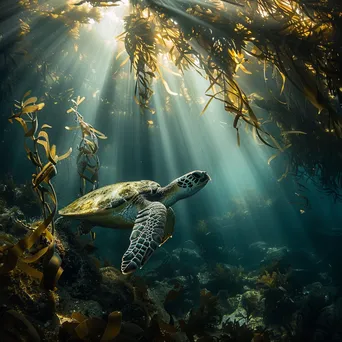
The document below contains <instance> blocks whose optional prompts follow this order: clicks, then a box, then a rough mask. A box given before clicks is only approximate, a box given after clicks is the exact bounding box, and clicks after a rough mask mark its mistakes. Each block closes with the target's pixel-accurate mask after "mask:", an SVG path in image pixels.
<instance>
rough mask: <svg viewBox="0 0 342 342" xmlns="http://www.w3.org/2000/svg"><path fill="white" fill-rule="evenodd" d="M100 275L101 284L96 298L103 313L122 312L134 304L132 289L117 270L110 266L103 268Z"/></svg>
mask: <svg viewBox="0 0 342 342" xmlns="http://www.w3.org/2000/svg"><path fill="white" fill-rule="evenodd" d="M100 274H101V283H100V287H99V292H98V293H97V295H96V298H97V300H98V301H99V303H100V304H101V305H102V307H103V309H104V311H108V312H111V311H114V310H122V309H123V308H124V307H125V306H126V305H128V304H132V303H133V302H134V288H133V286H132V285H130V284H129V283H128V282H127V281H126V280H125V278H124V276H122V274H121V272H120V271H119V270H117V269H116V268H114V267H111V266H108V267H103V268H101V269H100Z"/></svg>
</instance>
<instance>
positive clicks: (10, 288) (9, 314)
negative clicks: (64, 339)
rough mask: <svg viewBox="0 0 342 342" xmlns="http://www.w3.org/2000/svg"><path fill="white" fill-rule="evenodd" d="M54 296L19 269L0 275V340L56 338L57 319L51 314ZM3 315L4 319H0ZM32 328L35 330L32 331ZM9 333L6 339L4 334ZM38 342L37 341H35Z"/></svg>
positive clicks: (53, 310) (56, 302)
mask: <svg viewBox="0 0 342 342" xmlns="http://www.w3.org/2000/svg"><path fill="white" fill-rule="evenodd" d="M58 299H59V297H58V295H57V294H55V293H52V292H46V291H43V290H42V289H41V287H40V286H39V282H37V281H36V280H34V279H32V278H31V277H29V276H27V275H26V274H25V273H23V272H22V271H20V270H19V269H14V270H13V271H12V272H10V273H7V274H1V275H0V304H1V305H0V318H1V319H0V340H1V341H6V342H7V341H12V340H13V334H14V335H15V336H16V339H15V340H14V341H35V340H36V339H33V336H36V335H37V334H39V336H42V337H44V341H57V334H58V328H59V320H58V318H57V316H56V315H55V307H56V305H58ZM5 315H6V319H4V317H5ZM35 330H36V331H37V332H35ZM8 334H10V336H9V337H8V338H7V337H5V336H7V335H8ZM37 341H39V340H37Z"/></svg>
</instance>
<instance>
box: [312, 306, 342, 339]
mask: <svg viewBox="0 0 342 342" xmlns="http://www.w3.org/2000/svg"><path fill="white" fill-rule="evenodd" d="M340 301H341V300H340ZM340 301H339V302H340ZM339 302H337V303H336V304H332V305H329V306H326V307H325V308H324V309H323V310H322V312H321V313H320V315H319V316H318V318H317V321H316V323H315V326H316V328H315V332H314V335H313V341H314V342H325V341H342V326H341V321H342V315H341V314H342V312H341V310H339Z"/></svg>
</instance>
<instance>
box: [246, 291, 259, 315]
mask: <svg viewBox="0 0 342 342" xmlns="http://www.w3.org/2000/svg"><path fill="white" fill-rule="evenodd" d="M241 305H242V306H243V308H244V309H245V310H246V312H247V313H249V314H253V313H255V314H262V313H263V310H264V302H263V297H262V296H261V294H260V292H258V291H255V290H251V291H247V292H245V293H244V294H243V295H242V297H241Z"/></svg>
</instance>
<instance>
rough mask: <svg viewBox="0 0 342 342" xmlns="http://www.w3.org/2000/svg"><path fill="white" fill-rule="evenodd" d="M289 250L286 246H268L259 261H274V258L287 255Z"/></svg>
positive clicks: (278, 258)
mask: <svg viewBox="0 0 342 342" xmlns="http://www.w3.org/2000/svg"><path fill="white" fill-rule="evenodd" d="M289 252H290V250H289V249H288V248H287V247H286V246H283V247H269V248H267V250H266V255H265V257H264V259H263V260H262V261H261V262H262V263H264V264H268V263H271V262H274V260H283V259H284V258H285V257H287V256H288V254H289Z"/></svg>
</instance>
